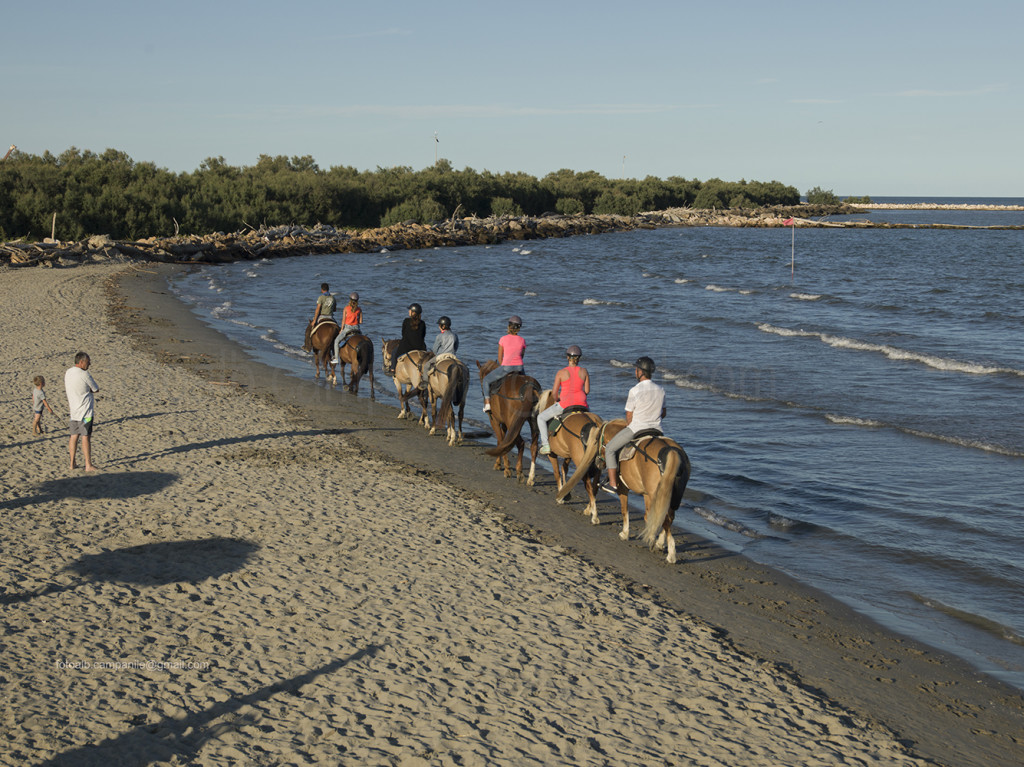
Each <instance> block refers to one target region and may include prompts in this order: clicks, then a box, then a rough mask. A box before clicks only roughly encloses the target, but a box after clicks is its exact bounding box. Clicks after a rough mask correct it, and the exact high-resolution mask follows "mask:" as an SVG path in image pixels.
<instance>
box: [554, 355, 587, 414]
mask: <svg viewBox="0 0 1024 767" xmlns="http://www.w3.org/2000/svg"><path fill="white" fill-rule="evenodd" d="M563 370H564V371H565V374H566V378H565V380H564V381H562V382H561V387H560V388H559V391H558V404H559V405H561V407H562V410H568V409H569V408H571V407H587V393H586V392H585V391H584V390H583V388H584V387H583V384H584V378H583V376H582V375H580V368H579V366H578V365H571V366H567V367H565V368H563Z"/></svg>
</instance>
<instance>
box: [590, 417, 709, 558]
mask: <svg viewBox="0 0 1024 767" xmlns="http://www.w3.org/2000/svg"><path fill="white" fill-rule="evenodd" d="M625 426H626V421H625V420H624V419H622V418H617V419H615V420H614V421H608V422H607V423H605V424H604V427H603V429H602V430H601V431H602V433H601V445H602V447H603V446H604V445H606V444H608V440H609V439H611V438H612V437H614V436H615V435H616V434H617V433H618V432H619V431H620V430H621V429H623V428H625ZM632 448H635V452H634V451H633V450H632ZM630 453H632V454H631V455H630ZM689 480H690V458H689V456H687V455H686V451H685V450H683V448H682V447H680V446H679V443H677V442H676V441H675V440H672V439H669V438H668V437H666V436H664V435H655V436H648V437H645V436H641V437H640V438H639V439H637V440H633V441H632V442H630V443H629V444H628V445H626V447H624V448H623V449H622V451H621V452H620V453H619V486H618V490H617V493H618V496H619V503H620V505H621V507H622V532H620V533H619V537H620V538H621V539H622V540H624V541H627V540H629V508H628V506H627V498H628V496H629V491H631V490H632V491H633V492H634V493H640V494H642V495H643V497H644V520H645V522H644V533H643V539H644V543H646V544H647V545H648V546H650V547H651V548H656V549H658V550H661V549H667V556H666V557H665V561H666V562H668V563H669V564H675V561H676V541H675V538H673V537H672V522H673V520H674V519H675V516H676V509H678V508H679V504H680V503H681V502H682V500H683V492H684V491H685V490H686V483H687V482H689Z"/></svg>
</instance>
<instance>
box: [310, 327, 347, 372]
mask: <svg viewBox="0 0 1024 767" xmlns="http://www.w3.org/2000/svg"><path fill="white" fill-rule="evenodd" d="M340 332H341V328H340V327H338V323H337V322H335V321H334V320H320V322H318V323H317V324H316V327H315V328H314V327H313V320H310V321H309V324H308V325H306V340H305V342H304V343H303V344H302V349H303V351H307V352H312V353H313V364H314V365H316V376H315V377H316V378H319V377H320V366H321V365H323V368H324V373H325V374H327V370H328V367H329V366H330V364H331V353H332V352H333V351H334V339H335V338H337V337H338V333H340ZM329 375H330V377H331V378H333V377H334V373H333V371H332V372H331V373H330V374H329Z"/></svg>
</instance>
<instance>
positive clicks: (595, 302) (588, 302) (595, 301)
mask: <svg viewBox="0 0 1024 767" xmlns="http://www.w3.org/2000/svg"><path fill="white" fill-rule="evenodd" d="M581 303H582V304H583V305H584V306H625V305H626V304H625V303H624V302H622V301H604V300H602V299H600V298H584V299H583V301H581Z"/></svg>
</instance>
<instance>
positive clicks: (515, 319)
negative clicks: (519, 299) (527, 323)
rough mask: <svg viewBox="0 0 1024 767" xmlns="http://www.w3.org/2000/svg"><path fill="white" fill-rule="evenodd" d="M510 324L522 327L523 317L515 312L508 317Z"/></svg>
mask: <svg viewBox="0 0 1024 767" xmlns="http://www.w3.org/2000/svg"><path fill="white" fill-rule="evenodd" d="M508 324H509V325H515V326H516V327H517V328H521V327H522V326H523V320H522V318H520V316H519V315H518V314H513V315H512V316H511V317H509V318H508Z"/></svg>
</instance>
